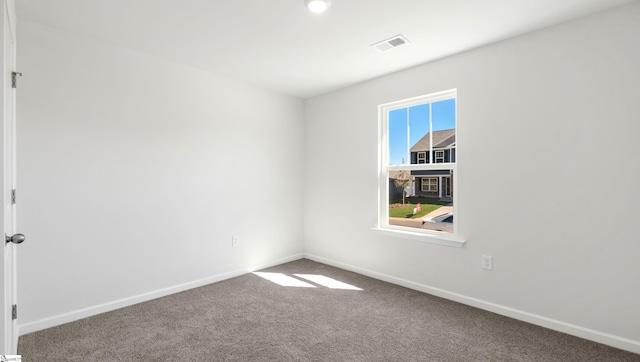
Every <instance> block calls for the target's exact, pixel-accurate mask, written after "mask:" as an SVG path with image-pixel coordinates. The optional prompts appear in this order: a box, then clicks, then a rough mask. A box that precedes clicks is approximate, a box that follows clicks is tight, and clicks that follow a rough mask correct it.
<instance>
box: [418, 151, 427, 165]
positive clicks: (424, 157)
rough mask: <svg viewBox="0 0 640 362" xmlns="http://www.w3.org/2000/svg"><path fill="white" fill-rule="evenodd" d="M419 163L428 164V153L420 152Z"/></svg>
mask: <svg viewBox="0 0 640 362" xmlns="http://www.w3.org/2000/svg"><path fill="white" fill-rule="evenodd" d="M418 163H427V153H426V152H418Z"/></svg>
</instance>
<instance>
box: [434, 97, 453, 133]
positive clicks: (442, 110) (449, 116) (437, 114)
mask: <svg viewBox="0 0 640 362" xmlns="http://www.w3.org/2000/svg"><path fill="white" fill-rule="evenodd" d="M432 105H433V113H432V117H433V119H432V123H433V124H432V127H433V130H434V131H442V130H445V129H455V128H456V100H455V99H447V100H444V101H440V102H434V103H432Z"/></svg>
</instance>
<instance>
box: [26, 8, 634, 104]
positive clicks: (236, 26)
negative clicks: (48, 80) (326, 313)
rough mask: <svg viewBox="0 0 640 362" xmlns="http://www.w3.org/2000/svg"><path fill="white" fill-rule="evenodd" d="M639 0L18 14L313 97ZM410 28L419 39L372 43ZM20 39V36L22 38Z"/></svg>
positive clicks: (74, 10)
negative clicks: (317, 10) (390, 45)
mask: <svg viewBox="0 0 640 362" xmlns="http://www.w3.org/2000/svg"><path fill="white" fill-rule="evenodd" d="M634 1H637V0H483V1H478V0H333V1H332V5H331V8H330V9H329V11H328V12H327V13H325V14H322V15H317V14H312V13H310V12H308V11H307V10H306V9H305V8H304V0H226V1H222V0H17V1H16V8H17V13H18V19H19V21H20V20H30V21H36V22H39V23H42V24H46V25H50V26H53V27H57V28H61V29H67V30H70V31H74V32H78V33H81V34H84V35H86V36H89V37H92V38H97V39H100V40H103V41H106V42H108V43H112V44H115V45H118V46H122V47H126V48H131V49H135V50H138V51H141V52H145V53H149V54H153V55H155V56H158V57H162V58H166V59H171V60H174V61H176V62H179V63H183V64H187V65H191V66H194V67H197V68H200V69H204V70H207V71H211V72H214V73H220V74H225V75H227V76H229V77H233V78H236V79H242V80H245V81H249V82H251V83H254V84H257V85H260V86H263V87H266V88H269V89H273V90H277V91H280V92H283V93H287V94H290V95H294V96H297V97H300V98H308V97H312V96H315V95H319V94H322V93H326V92H329V91H332V90H335V89H338V88H342V87H345V86H348V85H351V84H354V83H358V82H361V81H364V80H367V79H371V78H374V77H378V76H381V75H384V74H388V73H392V72H395V71H398V70H401V69H406V68H409V67H412V66H415V65H418V64H422V63H425V62H429V61H432V60H435V59H439V58H442V57H445V56H448V55H451V54H454V53H459V52H462V51H465V50H468V49H471V48H475V47H478V46H481V45H484V44H488V43H492V42H495V41H498V40H501V39H506V38H509V37H513V36H515V35H518V34H522V33H525V32H528V31H531V30H535V29H539V28H542V27H546V26H549V25H553V24H557V23H560V22H563V21H566V20H569V19H573V18H577V17H580V16H583V15H587V14H590V13H594V12H598V11H602V10H605V9H609V8H613V7H616V6H620V5H622V4H625V3H631V2H634ZM397 34H402V35H404V36H405V37H406V38H407V39H408V40H409V41H410V44H408V45H404V46H402V47H399V48H394V49H392V50H390V51H387V52H384V53H381V52H378V51H376V50H374V49H373V48H371V47H369V46H370V45H371V44H373V43H376V42H378V41H381V40H384V39H387V38H390V37H392V36H394V35H397ZM18 36H19V35H18Z"/></svg>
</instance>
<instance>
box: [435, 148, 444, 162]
mask: <svg viewBox="0 0 640 362" xmlns="http://www.w3.org/2000/svg"><path fill="white" fill-rule="evenodd" d="M433 152H434V153H435V158H436V162H435V163H444V150H433ZM438 155H440V156H438Z"/></svg>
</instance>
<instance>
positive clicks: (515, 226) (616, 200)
mask: <svg viewBox="0 0 640 362" xmlns="http://www.w3.org/2000/svg"><path fill="white" fill-rule="evenodd" d="M638 34H640V4H637V3H636V4H634V5H630V6H626V7H623V8H619V9H616V10H613V11H610V12H606V13H602V14H598V15H595V16H592V17H589V18H583V19H580V20H577V21H574V22H571V23H566V24H564V25H560V26H556V27H553V28H549V29H546V30H542V31H538V32H535V33H531V34H528V35H525V36H521V37H518V38H514V39H511V40H508V41H504V42H501V43H497V44H493V45H489V46H486V47H482V48H479V49H476V50H474V51H469V52H466V53H463V54H459V55H457V56H453V57H450V58H446V59H443V60H441V61H437V62H433V63H431V64H426V65H423V66H420V67H416V68H413V69H410V70H406V71H403V72H399V73H396V74H392V75H389V76H386V77H382V78H379V79H375V80H372V81H369V82H366V83H363V84H360V85H357V86H353V87H350V88H346V89H343V90H340V91H336V92H333V93H330V94H326V95H323V96H319V97H315V98H312V99H310V100H308V101H306V107H305V134H306V138H305V155H306V159H307V162H306V171H305V191H306V192H305V209H304V210H305V212H304V215H305V230H304V239H305V252H306V253H308V254H309V256H311V257H312V258H315V259H317V260H322V261H325V262H330V263H333V264H336V265H340V266H343V267H348V268H351V269H353V270H358V271H361V272H362V271H364V272H368V273H369V274H371V275H375V276H379V277H381V278H386V279H388V280H392V281H396V282H402V283H404V284H407V285H412V286H414V287H417V288H422V289H424V290H432V291H435V292H438V291H440V292H441V293H440V294H441V295H445V296H447V297H451V298H454V299H458V300H462V301H465V302H467V303H470V304H475V305H478V306H481V307H483V308H487V309H491V310H495V311H498V312H501V313H504V314H510V315H513V316H516V317H518V318H521V319H525V320H530V321H533V322H535V323H538V324H542V325H547V326H550V327H553V328H556V329H561V330H562V329H564V330H566V331H569V332H571V333H573V334H578V335H583V336H585V337H587V338H592V339H597V340H600V341H603V342H605V343H609V344H614V345H617V346H620V347H622V348H626V349H631V350H634V351H636V352H640V313H638V306H640V263H639V262H638V256H639V255H640V242H639V240H640V237H639V236H638V229H637V225H638V220H637V219H638V215H639V213H638V210H639V205H640V191H639V190H638V175H639V174H640V163H638V156H639V155H640V142H638V135H640V102H639V100H640V67H639V64H640V46H639V43H638V40H639V38H638ZM394 51H395V50H394ZM397 51H402V50H401V49H398V50H397ZM380 56H384V54H381V55H380ZM451 88H457V89H458V111H459V118H458V127H459V128H458V151H459V153H458V162H459V163H458V175H459V178H458V182H459V192H458V194H457V196H458V198H457V207H458V212H459V219H458V222H459V230H460V231H461V233H462V234H463V235H464V237H465V238H466V240H467V244H466V246H465V247H464V248H451V247H445V246H439V245H431V244H424V243H420V242H416V241H408V240H404V239H396V238H391V237H386V236H381V235H378V234H374V233H373V232H372V231H371V229H370V228H371V227H372V226H373V225H374V224H375V223H376V217H377V204H376V197H377V147H378V145H377V132H378V129H377V127H378V121H377V113H376V112H377V106H378V105H379V104H382V103H386V102H391V101H395V100H400V99H404V98H408V97H414V96H419V95H423V94H428V93H431V92H436V91H441V90H446V89H451ZM482 254H487V255H492V256H493V258H494V270H493V271H484V270H481V269H480V260H481V255H482Z"/></svg>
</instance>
